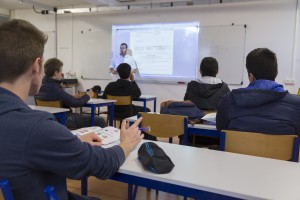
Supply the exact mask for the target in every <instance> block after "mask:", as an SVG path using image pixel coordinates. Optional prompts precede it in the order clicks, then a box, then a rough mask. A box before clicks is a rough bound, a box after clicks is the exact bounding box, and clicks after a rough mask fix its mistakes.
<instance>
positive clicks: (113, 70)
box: [109, 68, 118, 74]
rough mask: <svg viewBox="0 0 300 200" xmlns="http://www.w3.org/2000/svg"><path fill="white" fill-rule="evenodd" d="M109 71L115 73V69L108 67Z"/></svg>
mask: <svg viewBox="0 0 300 200" xmlns="http://www.w3.org/2000/svg"><path fill="white" fill-rule="evenodd" d="M109 71H110V73H112V74H117V73H118V72H117V70H115V69H114V68H109Z"/></svg>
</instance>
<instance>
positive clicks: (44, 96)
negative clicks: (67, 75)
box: [35, 58, 106, 129]
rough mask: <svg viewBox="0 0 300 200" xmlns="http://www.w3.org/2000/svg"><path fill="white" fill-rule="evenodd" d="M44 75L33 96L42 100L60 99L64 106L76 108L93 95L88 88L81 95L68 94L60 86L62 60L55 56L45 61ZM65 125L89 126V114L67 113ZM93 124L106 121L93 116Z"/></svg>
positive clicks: (103, 125)
mask: <svg viewBox="0 0 300 200" xmlns="http://www.w3.org/2000/svg"><path fill="white" fill-rule="evenodd" d="M44 67H45V76H44V78H43V82H42V86H41V88H40V91H39V93H38V95H36V97H35V98H37V99H39V100H43V101H57V100H60V101H61V102H62V105H63V107H64V108H71V107H73V108H76V107H80V106H83V105H84V104H86V103H87V102H88V101H89V100H90V98H92V97H93V96H94V92H93V91H92V90H89V91H88V92H87V94H85V95H83V96H81V97H80V96H78V95H74V96H73V95H70V94H68V93H67V92H66V91H65V90H64V89H63V88H62V86H61V83H62V79H63V77H62V67H63V62H62V61H60V60H59V59H57V58H50V59H48V60H47V61H46V63H45V66H44ZM66 125H67V127H68V128H69V129H78V128H83V127H88V126H91V115H88V114H78V113H72V110H71V109H70V112H69V113H67V120H66ZM95 126H100V127H102V128H103V127H105V126H106V122H105V120H104V119H103V118H102V117H99V116H95Z"/></svg>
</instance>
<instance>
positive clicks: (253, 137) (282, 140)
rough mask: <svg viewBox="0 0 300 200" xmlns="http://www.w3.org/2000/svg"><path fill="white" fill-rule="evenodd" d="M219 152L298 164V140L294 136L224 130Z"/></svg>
mask: <svg viewBox="0 0 300 200" xmlns="http://www.w3.org/2000/svg"><path fill="white" fill-rule="evenodd" d="M221 150H224V151H227V152H232V153H240V154H246V155H253V156H259V157H266V158H273V159H279V160H291V161H295V162H298V155H299V138H298V137H297V136H296V135H270V134H264V133H254V132H242V131H231V130H224V131H222V133H221Z"/></svg>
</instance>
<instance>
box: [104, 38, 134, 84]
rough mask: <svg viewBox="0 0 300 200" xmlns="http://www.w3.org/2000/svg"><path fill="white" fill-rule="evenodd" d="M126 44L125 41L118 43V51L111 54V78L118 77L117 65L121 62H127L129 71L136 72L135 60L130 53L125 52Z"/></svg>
mask: <svg viewBox="0 0 300 200" xmlns="http://www.w3.org/2000/svg"><path fill="white" fill-rule="evenodd" d="M127 49H128V46H127V44H126V43H122V44H121V45H120V53H119V54H117V55H115V56H113V58H112V60H111V64H110V66H109V70H110V73H111V74H112V75H113V79H118V78H119V77H118V72H117V67H118V66H119V64H121V63H127V64H129V65H130V67H131V73H136V72H137V65H136V62H135V60H134V59H133V58H132V56H131V55H129V54H127Z"/></svg>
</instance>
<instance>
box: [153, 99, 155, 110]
mask: <svg viewBox="0 0 300 200" xmlns="http://www.w3.org/2000/svg"><path fill="white" fill-rule="evenodd" d="M153 112H156V98H155V99H154V101H153Z"/></svg>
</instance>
